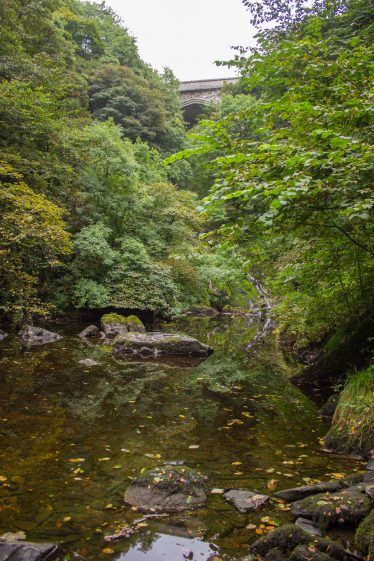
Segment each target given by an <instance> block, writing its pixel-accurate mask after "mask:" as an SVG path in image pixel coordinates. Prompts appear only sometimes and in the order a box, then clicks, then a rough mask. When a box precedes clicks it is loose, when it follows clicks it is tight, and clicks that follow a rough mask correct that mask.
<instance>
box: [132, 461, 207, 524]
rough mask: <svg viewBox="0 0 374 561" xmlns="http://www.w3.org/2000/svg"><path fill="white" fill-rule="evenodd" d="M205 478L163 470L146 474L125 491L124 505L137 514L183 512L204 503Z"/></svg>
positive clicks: (169, 468) (189, 472) (174, 468)
mask: <svg viewBox="0 0 374 561" xmlns="http://www.w3.org/2000/svg"><path fill="white" fill-rule="evenodd" d="M204 481H205V478H204V477H203V476H202V475H200V474H199V473H198V472H197V471H195V470H193V469H190V468H186V467H179V466H165V467H159V468H154V469H151V470H148V471H146V472H145V473H144V474H142V475H141V476H140V477H139V478H138V479H135V480H134V481H133V482H132V483H131V484H130V486H129V487H128V488H127V490H126V493H125V503H126V504H128V505H130V506H132V507H135V508H137V509H138V510H139V511H140V512H145V513H158V512H183V511H185V510H192V509H196V508H201V507H202V506H204V504H205V501H206V495H205V490H204Z"/></svg>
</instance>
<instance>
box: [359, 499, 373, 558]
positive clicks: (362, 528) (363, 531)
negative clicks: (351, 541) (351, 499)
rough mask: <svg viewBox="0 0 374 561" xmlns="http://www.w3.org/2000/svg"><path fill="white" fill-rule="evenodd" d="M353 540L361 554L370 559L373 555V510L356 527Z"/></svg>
mask: <svg viewBox="0 0 374 561" xmlns="http://www.w3.org/2000/svg"><path fill="white" fill-rule="evenodd" d="M355 542H356V545H357V547H358V548H359V550H360V551H361V552H362V553H363V554H365V555H368V556H369V558H370V559H372V558H373V557H374V510H372V511H371V513H370V514H369V516H367V517H366V518H365V519H364V520H363V521H362V522H361V524H360V525H359V527H358V528H357V531H356V536H355Z"/></svg>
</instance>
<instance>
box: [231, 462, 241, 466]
mask: <svg viewBox="0 0 374 561" xmlns="http://www.w3.org/2000/svg"><path fill="white" fill-rule="evenodd" d="M231 465H232V466H241V465H242V462H231Z"/></svg>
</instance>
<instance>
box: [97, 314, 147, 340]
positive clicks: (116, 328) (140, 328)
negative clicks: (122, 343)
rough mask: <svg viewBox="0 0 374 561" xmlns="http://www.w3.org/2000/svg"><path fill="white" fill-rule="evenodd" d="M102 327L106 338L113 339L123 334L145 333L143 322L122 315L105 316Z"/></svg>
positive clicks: (135, 317)
mask: <svg viewBox="0 0 374 561" xmlns="http://www.w3.org/2000/svg"><path fill="white" fill-rule="evenodd" d="M101 327H102V330H103V331H104V333H105V335H106V337H108V338H109V339H113V338H114V337H117V335H121V334H122V333H129V332H131V333H144V332H145V327H144V325H143V322H142V321H141V320H140V319H139V318H138V317H137V316H128V317H126V316H121V315H120V314H105V315H103V317H102V318H101Z"/></svg>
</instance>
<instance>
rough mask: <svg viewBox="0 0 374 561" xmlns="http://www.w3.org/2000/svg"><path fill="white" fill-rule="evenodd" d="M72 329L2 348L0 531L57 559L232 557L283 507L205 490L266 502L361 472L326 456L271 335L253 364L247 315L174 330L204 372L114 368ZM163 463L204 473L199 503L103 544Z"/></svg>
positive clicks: (127, 518) (185, 367) (194, 366)
mask: <svg viewBox="0 0 374 561" xmlns="http://www.w3.org/2000/svg"><path fill="white" fill-rule="evenodd" d="M80 327H81V326H75V327H74V328H72V327H71V326H70V327H67V328H66V329H63V330H62V332H63V334H64V335H65V337H64V339H63V340H62V341H59V342H58V343H55V344H48V345H45V346H40V347H35V348H31V349H25V348H23V347H21V346H20V344H19V343H18V342H17V340H15V339H12V338H8V339H6V340H5V341H4V342H3V343H0V357H1V359H0V360H1V361H0V384H1V394H0V422H1V424H0V438H1V447H0V534H2V533H4V532H20V531H22V532H24V533H25V534H26V536H27V539H29V540H31V541H38V540H42V541H43V540H44V541H52V542H56V543H60V544H62V546H61V550H62V557H61V558H63V559H82V558H84V559H87V560H90V561H91V560H92V561H95V560H100V559H108V558H109V559H115V560H116V561H184V560H186V559H190V560H199V561H206V560H207V559H209V558H212V559H213V558H214V556H219V557H220V558H222V559H227V560H236V561H238V560H243V559H245V558H246V554H247V552H248V544H249V543H251V542H252V541H253V540H254V539H255V538H256V536H257V534H256V529H255V526H256V527H257V531H262V530H261V529H260V530H258V527H259V525H261V524H262V525H263V526H267V525H268V522H267V518H266V517H269V518H270V519H271V520H272V521H273V522H274V523H280V522H283V521H285V520H288V519H290V515H289V512H288V511H287V510H286V511H283V510H282V508H280V507H279V505H276V504H274V503H271V504H269V506H266V507H265V508H264V509H262V510H260V511H258V512H254V513H251V514H241V513H240V512H238V511H237V510H235V508H234V507H233V506H231V505H229V504H227V503H226V502H225V501H224V499H223V497H222V496H221V495H216V494H211V493H210V490H211V489H213V488H244V489H249V490H257V491H259V492H265V493H269V494H271V492H272V490H273V489H274V488H275V487H276V488H277V489H282V488H286V487H290V486H295V485H297V484H302V483H305V482H309V481H311V480H320V479H322V478H326V477H327V478H329V479H331V478H334V477H339V476H340V474H341V473H346V472H352V471H353V470H355V469H360V468H361V465H360V464H359V463H357V462H351V461H348V460H347V459H343V458H333V457H331V456H329V455H328V454H325V453H323V452H322V451H321V445H320V438H321V437H322V435H323V434H324V432H325V431H326V427H324V426H323V425H322V423H321V421H320V420H319V419H318V417H317V415H316V406H315V405H314V403H313V402H312V401H310V399H309V398H307V397H306V396H305V395H303V394H302V393H301V392H300V391H299V390H298V389H297V388H295V387H294V386H292V385H291V384H290V383H289V382H288V381H287V376H286V368H285V365H284V364H283V363H282V360H281V358H280V357H279V354H278V353H277V352H276V351H275V348H274V344H273V341H272V340H271V338H270V339H269V341H268V343H267V344H266V345H264V346H262V347H261V348H260V350H259V351H258V352H257V353H256V355H255V356H254V357H252V359H251V360H249V361H248V358H247V357H246V356H245V354H244V353H243V351H242V349H243V348H244V344H245V342H248V340H249V339H250V338H251V336H253V334H254V332H253V330H254V327H252V328H248V326H247V325H246V320H244V319H240V318H235V319H230V318H227V319H220V320H215V319H214V320H213V319H212V320H206V319H201V318H199V319H190V320H188V321H187V320H185V321H184V322H182V323H181V324H179V325H176V326H172V328H173V329H175V330H177V329H178V330H181V331H184V332H186V333H188V334H191V335H195V336H197V337H198V338H200V340H202V341H204V342H208V343H209V344H211V345H212V346H213V347H214V348H215V353H214V354H213V355H212V356H211V357H209V358H208V359H207V360H206V361H203V362H201V363H200V364H198V363H196V362H195V363H191V362H189V361H188V360H187V361H181V360H178V361H177V362H173V361H168V362H166V363H157V362H144V361H143V362H141V361H139V362H137V361H134V360H132V361H122V362H120V361H116V360H114V359H113V358H112V356H111V349H110V348H107V347H102V346H100V345H98V346H92V347H90V346H87V345H86V344H85V343H84V342H82V341H81V340H80V339H79V338H77V337H75V335H74V333H76V332H78V331H79V329H80ZM168 328H169V329H170V326H169V327H168ZM251 329H252V332H251ZM83 358H93V359H95V360H97V361H98V362H100V365H99V366H95V367H92V368H87V367H85V366H83V365H81V364H79V360H81V359H83ZM170 461H178V462H179V461H184V462H185V463H186V465H188V466H191V467H194V468H196V469H198V470H200V471H201V472H202V473H203V474H205V475H207V476H208V477H209V480H208V483H207V491H208V492H207V494H208V501H207V506H206V508H204V509H202V510H197V511H194V512H191V513H185V514H183V515H178V516H170V517H163V518H159V519H157V518H154V519H149V520H148V521H146V522H144V525H142V526H141V527H140V528H139V529H138V532H137V533H136V534H135V535H134V536H133V537H132V538H131V539H129V540H124V541H120V542H117V543H106V542H105V540H104V537H105V535H109V534H113V533H114V532H116V531H117V530H118V528H121V527H122V526H124V525H125V524H129V523H132V522H133V521H134V520H136V519H138V518H139V516H141V515H139V513H136V512H133V511H131V510H129V509H128V508H126V507H125V506H124V504H123V494H124V491H125V489H126V486H127V485H128V484H129V482H130V481H131V479H132V478H134V477H135V476H136V475H137V474H139V472H140V471H141V470H142V469H143V468H150V467H153V466H155V465H161V464H163V463H164V462H170ZM264 518H265V521H264V520H262V519H264ZM247 526H250V528H247ZM252 526H253V527H252Z"/></svg>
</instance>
